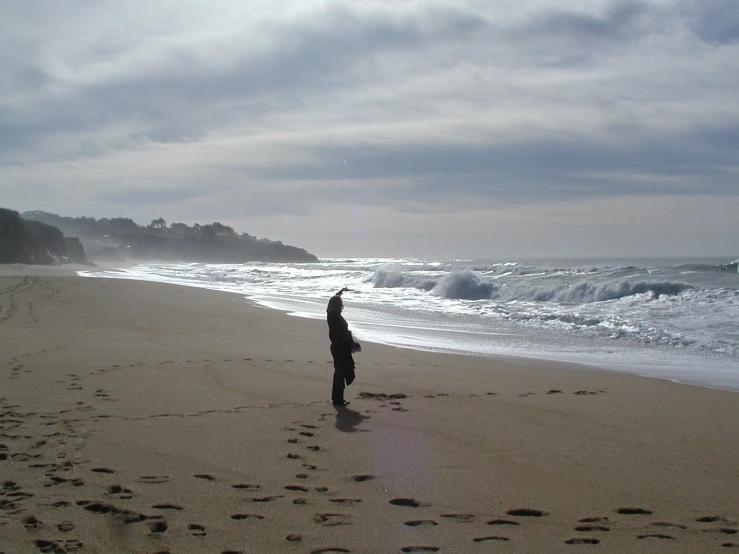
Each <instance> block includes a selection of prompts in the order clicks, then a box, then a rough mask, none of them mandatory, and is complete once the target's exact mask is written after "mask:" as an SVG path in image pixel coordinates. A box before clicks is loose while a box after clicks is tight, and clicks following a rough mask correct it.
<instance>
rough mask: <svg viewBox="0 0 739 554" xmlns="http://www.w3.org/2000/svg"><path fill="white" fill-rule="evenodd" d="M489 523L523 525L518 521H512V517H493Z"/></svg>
mask: <svg viewBox="0 0 739 554" xmlns="http://www.w3.org/2000/svg"><path fill="white" fill-rule="evenodd" d="M487 524H488V525H514V526H515V525H521V524H520V523H518V522H517V521H512V520H510V519H493V520H491V521H488V523H487Z"/></svg>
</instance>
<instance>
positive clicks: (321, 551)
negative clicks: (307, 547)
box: [310, 546, 351, 554]
mask: <svg viewBox="0 0 739 554" xmlns="http://www.w3.org/2000/svg"><path fill="white" fill-rule="evenodd" d="M329 552H351V550H347V549H346V548H337V547H335V546H329V547H328V548H315V549H313V550H311V551H310V554H328V553H329Z"/></svg>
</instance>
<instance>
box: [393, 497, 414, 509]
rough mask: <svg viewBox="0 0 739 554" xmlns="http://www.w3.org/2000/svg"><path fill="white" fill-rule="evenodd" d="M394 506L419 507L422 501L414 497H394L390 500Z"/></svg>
mask: <svg viewBox="0 0 739 554" xmlns="http://www.w3.org/2000/svg"><path fill="white" fill-rule="evenodd" d="M390 504H392V505H393V506H406V507H408V508H418V507H419V506H420V505H421V503H420V502H418V501H417V500H414V499H413V498H393V499H392V500H391V501H390Z"/></svg>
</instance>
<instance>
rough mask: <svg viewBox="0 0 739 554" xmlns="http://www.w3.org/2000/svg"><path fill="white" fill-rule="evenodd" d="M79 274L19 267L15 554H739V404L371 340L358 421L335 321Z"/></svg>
mask: <svg viewBox="0 0 739 554" xmlns="http://www.w3.org/2000/svg"><path fill="white" fill-rule="evenodd" d="M81 267H84V270H89V268H88V267H87V266H81ZM75 271H77V269H76V268H67V267H62V268H40V269H37V267H36V266H22V267H19V266H3V267H2V268H0V307H1V308H2V311H0V318H1V320H0V333H2V337H3V343H4V346H3V353H2V359H0V363H2V366H1V367H2V369H1V370H0V382H2V390H3V392H2V393H1V394H0V413H2V416H0V419H1V421H2V439H0V443H1V444H2V449H0V454H3V455H4V456H2V457H3V459H2V460H0V471H2V474H3V480H4V481H5V483H6V484H5V485H4V489H3V491H2V495H3V496H2V497H1V499H2V511H0V551H6V552H20V553H24V552H38V551H40V550H42V548H44V545H46V544H47V543H48V544H52V545H53V544H56V547H58V548H60V549H63V548H67V549H68V551H73V550H74V549H75V547H76V546H77V543H80V544H81V546H79V551H80V552H113V551H115V552H151V553H153V552H163V551H169V552H225V551H231V552H293V551H294V552H319V551H324V552H329V551H332V550H330V549H334V550H333V551H336V552H339V551H350V552H403V551H408V552H413V551H417V552H422V551H429V552H430V551H434V550H432V548H438V549H440V551H442V552H487V551H490V548H491V547H493V546H495V545H496V544H499V545H501V546H503V545H504V546H505V549H506V550H509V551H511V552H538V551H547V552H570V551H572V548H573V545H575V544H584V545H587V544H595V542H593V541H597V542H598V543H599V544H600V545H601V547H604V548H606V549H607V551H613V552H696V551H701V552H704V551H705V552H711V551H714V550H715V551H717V552H718V551H725V550H726V548H728V547H727V546H724V545H727V544H732V545H734V544H736V545H737V547H738V548H739V538H737V536H736V534H735V533H736V530H737V520H739V512H737V507H739V492H737V487H736V483H737V482H739V469H737V468H739V446H738V444H739V440H737V439H738V438H739V396H737V395H736V393H735V392H728V391H723V390H716V389H710V388H705V387H700V386H693V385H686V384H676V383H672V382H670V381H667V380H663V379H652V378H643V377H637V376H632V375H627V374H622V373H618V372H613V371H607V370H604V371H600V370H591V369H590V368H588V369H583V368H578V367H576V366H573V365H571V364H560V363H557V362H553V363H549V362H544V361H538V360H526V359H497V358H487V357H481V356H462V355H452V354H438V353H429V352H424V351H420V350H410V349H402V348H397V347H392V346H385V345H380V344H367V345H366V346H365V348H364V349H363V352H362V353H361V354H358V355H357V362H358V367H357V381H356V383H355V384H353V385H352V386H351V387H349V388H348V389H347V399H349V400H351V404H350V405H349V406H348V408H346V409H343V408H339V409H336V408H334V407H333V406H331V405H330V400H329V393H330V386H331V372H332V368H331V365H330V355H329V353H328V345H327V341H328V339H327V329H326V325H325V322H323V321H319V320H309V319H302V318H296V317H286V315H285V314H284V313H281V312H277V311H275V310H271V309H267V308H262V307H259V306H256V305H254V304H253V303H252V302H250V301H248V300H247V299H246V298H244V297H243V296H242V299H241V301H239V302H237V301H235V300H234V298H235V297H234V296H233V293H224V292H217V291H211V290H206V289H200V288H184V287H171V286H169V285H166V284H160V283H151V282H142V281H133V280H126V279H120V280H119V279H83V278H80V277H78V276H76V274H75ZM350 325H351V321H350ZM8 483H12V484H8ZM646 512H649V513H646ZM70 527H71V528H70ZM75 541H77V542H75ZM421 547H428V548H429V550H420V549H419V550H413V548H421ZM326 549H329V550H326ZM341 549H343V550H341ZM403 549H406V550H403ZM60 551H64V550H60Z"/></svg>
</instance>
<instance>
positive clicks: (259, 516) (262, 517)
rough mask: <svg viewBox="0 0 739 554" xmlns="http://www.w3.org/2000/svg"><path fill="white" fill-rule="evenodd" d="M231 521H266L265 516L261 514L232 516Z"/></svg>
mask: <svg viewBox="0 0 739 554" xmlns="http://www.w3.org/2000/svg"><path fill="white" fill-rule="evenodd" d="M231 519H235V520H237V521H239V520H242V519H264V516H261V515H259V514H234V515H232V516H231Z"/></svg>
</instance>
